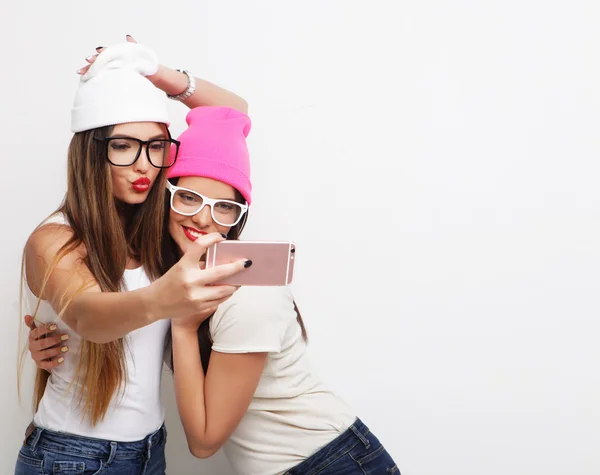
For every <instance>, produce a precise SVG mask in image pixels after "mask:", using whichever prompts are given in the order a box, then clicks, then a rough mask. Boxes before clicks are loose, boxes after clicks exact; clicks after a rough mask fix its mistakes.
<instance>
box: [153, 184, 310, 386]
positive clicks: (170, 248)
mask: <svg viewBox="0 0 600 475" xmlns="http://www.w3.org/2000/svg"><path fill="white" fill-rule="evenodd" d="M170 181H171V183H173V185H177V182H178V179H177V178H171V179H170ZM234 190H235V188H234ZM235 201H237V202H238V203H245V202H246V201H245V200H244V197H243V196H242V194H241V193H240V192H239V191H238V190H235ZM170 209H171V202H170V199H169V196H165V211H164V214H165V216H166V217H167V219H166V220H165V226H164V230H163V236H164V243H163V266H164V267H163V272H166V271H168V270H169V269H170V268H171V267H172V266H173V265H175V263H176V262H177V259H179V257H180V256H181V251H180V250H179V247H178V246H177V244H176V243H175V241H174V240H173V238H172V237H171V236H170V235H169V220H168V216H169V213H170ZM247 221H248V211H246V213H245V214H244V216H243V217H242V219H241V221H240V222H239V223H238V224H236V225H235V226H233V227H232V228H231V229H230V230H229V233H228V234H227V239H230V240H237V239H239V238H240V235H241V234H242V231H243V230H244V227H245V226H246V222H247ZM294 310H295V311H296V320H297V321H298V324H299V325H300V330H301V331H302V338H303V339H304V341H306V342H307V341H308V333H307V332H306V327H305V326H304V322H303V321H302V315H300V310H298V306H297V305H296V302H295V301H294ZM211 319H212V316H210V317H209V318H207V319H206V320H204V321H203V322H202V324H201V325H200V327H199V328H198V345H199V346H200V359H201V362H202V368H203V369H204V373H205V374H206V373H207V371H208V363H209V362H210V355H211V353H212V337H211V336H210V320H211ZM170 337H171V335H170V333H169V336H168V338H170ZM168 346H169V345H167V347H168ZM172 359H173V358H172V355H171V360H172ZM173 369H175V368H173Z"/></svg>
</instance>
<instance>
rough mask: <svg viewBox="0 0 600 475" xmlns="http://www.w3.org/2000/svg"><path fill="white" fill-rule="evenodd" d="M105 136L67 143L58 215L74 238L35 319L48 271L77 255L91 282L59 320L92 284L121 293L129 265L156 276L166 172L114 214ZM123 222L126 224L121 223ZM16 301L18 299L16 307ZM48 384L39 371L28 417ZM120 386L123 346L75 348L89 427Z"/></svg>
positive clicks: (103, 132) (91, 134)
mask: <svg viewBox="0 0 600 475" xmlns="http://www.w3.org/2000/svg"><path fill="white" fill-rule="evenodd" d="M165 131H166V127H165ZM111 132H112V127H104V128H100V129H94V130H89V131H85V132H80V133H77V134H75V135H74V136H73V138H72V140H71V143H70V145H69V152H68V182H67V193H66V195H65V198H64V200H63V203H62V204H61V206H60V207H59V208H58V210H57V212H60V213H63V215H64V216H65V217H66V220H67V222H68V225H69V227H70V228H71V230H72V237H71V238H70V239H69V240H68V242H67V243H65V245H64V246H62V248H61V250H60V251H59V252H58V254H57V255H56V257H55V259H54V261H53V263H52V265H51V266H49V268H48V270H47V272H46V275H45V276H44V279H43V281H42V285H41V289H40V291H39V295H38V303H37V306H36V309H35V312H37V310H38V308H39V304H40V302H41V300H45V298H44V290H45V286H46V284H47V282H48V279H49V277H50V275H51V274H52V271H53V270H54V268H55V267H56V265H57V264H58V262H59V261H60V260H61V259H62V258H63V257H65V256H66V255H67V254H69V253H71V252H77V251H81V250H83V257H82V260H83V263H84V264H85V265H86V266H87V268H88V269H89V271H90V272H91V274H92V275H93V276H94V279H95V281H96V282H90V283H86V284H84V286H82V287H81V288H80V289H78V292H76V293H75V296H73V297H72V298H71V299H70V300H69V301H64V302H62V303H61V308H60V311H59V312H58V316H59V317H60V316H61V315H62V314H63V313H64V311H65V310H66V308H67V307H68V306H69V304H70V303H71V301H72V300H73V298H75V297H76V296H77V295H78V294H79V293H80V292H83V291H84V290H86V288H89V287H90V286H91V285H93V284H94V283H97V284H98V285H99V286H100V288H101V289H102V291H103V292H118V291H120V290H122V289H123V275H124V272H125V268H126V265H127V260H128V258H131V257H132V258H135V259H137V260H138V261H139V262H140V263H141V265H142V266H144V270H145V271H146V273H147V274H148V276H149V277H150V278H151V279H156V278H158V277H159V276H160V273H161V268H162V262H161V252H160V251H161V243H162V237H163V221H164V206H163V202H164V196H165V186H164V180H165V179H166V178H165V176H166V175H165V172H164V170H162V171H161V173H160V174H159V176H158V179H157V180H156V183H155V184H154V186H153V187H152V189H151V191H150V192H149V194H148V197H147V198H146V200H145V201H144V202H143V203H142V204H140V205H134V206H131V207H129V208H127V209H126V210H121V211H119V209H118V205H117V203H116V202H115V198H114V195H113V189H112V180H111V174H110V164H109V162H108V161H107V160H106V156H105V153H106V152H105V148H104V142H103V141H102V140H96V138H100V139H102V138H104V137H107V136H108V135H109V134H110V133H111ZM123 214H124V215H125V220H122V215H123ZM123 223H124V224H123ZM23 272H24V268H23V267H22V276H24V275H25V274H23ZM21 280H22V281H23V280H24V279H23V278H22V279H21ZM22 298H23V297H22V295H21V301H22ZM33 317H34V318H35V313H34V315H33ZM21 318H22V315H21ZM48 376H49V373H48V372H47V371H45V370H42V369H39V368H38V369H37V373H36V377H35V386H34V395H33V407H34V411H37V409H38V406H39V402H40V400H41V398H42V396H43V395H44V391H45V389H46V384H47V381H48ZM126 380H127V366H126V360H125V344H124V340H123V338H121V339H119V340H116V341H112V342H110V343H102V344H99V343H92V342H89V341H84V340H82V341H81V347H80V355H79V362H78V366H77V370H76V374H75V381H77V382H78V383H79V388H80V390H79V393H78V397H79V403H80V404H83V410H82V413H83V415H84V417H87V418H88V419H89V421H90V423H91V424H93V425H95V424H96V423H98V422H99V421H101V420H102V419H103V418H104V415H105V414H106V412H107V410H108V407H109V404H110V401H111V399H112V397H113V396H114V395H115V394H116V393H118V392H119V391H120V390H121V389H123V388H124V385H125V382H126Z"/></svg>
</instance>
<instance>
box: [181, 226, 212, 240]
mask: <svg viewBox="0 0 600 475" xmlns="http://www.w3.org/2000/svg"><path fill="white" fill-rule="evenodd" d="M181 227H182V228H183V234H185V237H187V238H188V239H189V240H190V241H195V240H196V239H198V238H199V237H200V236H201V235H204V234H208V233H205V232H204V231H198V230H197V229H194V228H188V227H187V226H181Z"/></svg>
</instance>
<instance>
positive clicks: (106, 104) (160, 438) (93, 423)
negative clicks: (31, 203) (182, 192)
mask: <svg viewBox="0 0 600 475" xmlns="http://www.w3.org/2000/svg"><path fill="white" fill-rule="evenodd" d="M88 62H89V63H90V64H89V65H88V66H86V68H84V69H83V70H82V71H81V73H82V77H81V82H80V85H79V88H78V90H77V94H76V97H75V102H74V106H73V109H72V116H71V119H72V120H71V129H72V132H73V133H74V135H73V138H72V140H71V143H70V146H69V152H68V186H67V192H66V196H65V199H64V201H63V203H62V204H61V206H60V207H59V208H58V210H57V211H56V212H55V213H54V214H53V215H51V216H50V217H49V218H47V219H46V220H44V221H43V222H42V224H40V225H39V226H38V227H37V228H36V229H35V230H34V232H33V233H32V234H31V236H30V237H29V239H28V241H27V244H26V246H25V251H24V256H23V260H24V262H23V278H22V303H23V304H24V306H25V310H26V311H27V313H30V314H31V315H33V318H34V319H35V322H38V325H37V326H38V327H39V328H36V329H33V330H32V331H31V334H30V349H32V350H33V351H35V346H33V347H31V344H32V343H33V344H35V342H36V341H37V342H41V341H42V339H39V338H40V337H41V336H43V334H44V333H45V332H47V331H57V332H60V335H61V336H60V337H49V338H47V339H46V343H45V344H44V347H46V348H47V346H48V343H50V342H51V341H54V340H51V338H60V341H61V345H60V346H59V351H60V352H61V353H63V354H64V353H66V352H67V351H69V353H70V357H69V358H68V359H64V358H63V357H62V356H59V357H57V358H54V360H52V362H53V363H54V366H55V367H54V369H53V370H52V372H51V373H48V372H47V371H45V370H43V369H40V368H42V367H44V365H43V364H42V362H41V360H45V359H47V358H48V357H49V354H48V351H49V350H44V351H43V352H41V353H42V357H41V358H40V361H38V364H39V366H40V368H38V373H37V376H36V385H35V394H34V402H35V409H36V410H35V415H34V418H33V422H32V424H30V425H29V427H28V428H27V430H26V434H25V440H24V442H23V446H22V447H21V450H20V452H19V455H18V459H17V462H16V467H15V474H16V475H28V474H41V473H44V474H50V473H73V474H75V473H80V474H83V473H86V474H87V473H90V474H91V473H103V474H107V475H108V474H124V473H144V474H164V473H165V459H164V446H165V439H166V431H165V429H164V423H163V421H164V409H163V406H162V403H161V400H160V377H161V367H162V361H163V351H162V348H163V345H164V341H165V336H166V333H167V330H168V328H169V321H168V320H167V318H170V319H174V320H177V319H180V318H187V317H190V316H191V315H198V314H203V313H206V314H211V313H212V312H214V309H215V308H216V307H217V306H218V305H219V303H221V302H223V301H225V300H226V299H227V298H229V297H230V296H231V295H232V294H233V292H234V291H235V290H236V289H235V288H234V287H231V286H210V285H207V284H210V283H212V282H215V281H218V280H220V279H222V278H223V277H225V276H228V275H232V274H234V273H237V272H240V271H243V269H244V266H247V265H248V264H249V263H246V262H243V261H240V262H236V263H232V264H228V265H226V266H220V267H218V268H216V269H210V270H201V269H200V268H199V266H198V261H199V258H200V256H201V255H202V254H203V253H204V251H205V249H206V248H207V247H208V246H209V245H211V244H213V243H215V242H217V241H220V240H222V239H224V237H223V236H221V235H220V234H219V233H212V234H209V235H206V236H203V237H202V238H201V239H198V241H197V242H196V243H195V245H194V246H193V247H190V249H189V250H188V252H187V253H186V254H184V255H183V257H182V258H181V259H180V260H179V262H178V263H177V264H176V265H175V266H174V267H173V268H172V269H171V270H170V271H169V272H167V273H166V274H164V275H163V276H162V277H161V273H162V272H161V266H162V263H161V249H160V246H161V243H162V240H163V233H164V230H163V221H164V207H163V201H164V195H165V180H166V178H165V170H166V169H168V168H169V167H170V166H171V165H173V163H174V162H175V161H176V159H177V155H178V148H179V142H177V141H176V140H173V139H172V138H171V136H170V133H169V130H168V125H169V117H168V113H167V106H166V101H167V94H168V95H171V96H172V97H173V98H176V99H178V100H182V101H183V102H184V103H185V104H186V105H188V106H190V107H196V106H200V105H219V103H220V105H226V106H231V107H234V108H240V109H242V112H245V108H246V105H245V102H244V101H243V100H242V99H240V98H239V97H237V96H235V95H234V94H232V93H229V92H228V91H225V90H223V89H221V88H218V87H217V86H214V85H211V84H210V83H207V82H204V81H200V80H196V79H195V78H194V77H193V76H192V75H191V74H189V73H187V72H179V71H174V70H171V69H168V68H166V67H163V66H160V65H159V63H158V60H157V58H156V56H155V54H154V53H153V52H152V51H151V50H149V49H148V48H145V47H143V46H141V45H139V44H136V43H135V42H133V41H132V40H131V39H128V42H125V43H122V44H118V45H115V46H111V47H108V48H105V49H101V50H100V53H99V55H97V56H94V57H90V58H88ZM199 83H200V84H201V85H202V87H201V88H199V87H197V86H198V84H199ZM182 91H183V92H182ZM165 93H166V94H165ZM31 327H32V328H34V327H35V324H32V325H31ZM38 339H39V340H38ZM66 340H68V346H67V344H66Z"/></svg>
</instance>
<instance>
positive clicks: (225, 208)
mask: <svg viewBox="0 0 600 475" xmlns="http://www.w3.org/2000/svg"><path fill="white" fill-rule="evenodd" d="M167 190H169V191H170V192H171V209H172V210H173V211H175V212H176V213H178V214H181V215H183V216H193V215H195V214H197V213H199V212H200V211H202V209H203V208H204V207H205V206H208V207H209V208H210V214H211V216H212V219H213V221H214V222H215V223H217V224H220V225H221V226H228V227H231V226H235V225H236V224H237V223H239V222H240V220H241V219H242V217H243V216H244V213H246V211H248V205H246V204H242V203H238V202H237V201H230V200H215V199H213V198H209V197H208V196H204V195H201V194H200V193H198V192H196V191H194V190H189V189H187V188H182V187H180V186H175V185H173V184H172V183H171V182H169V181H167Z"/></svg>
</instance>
